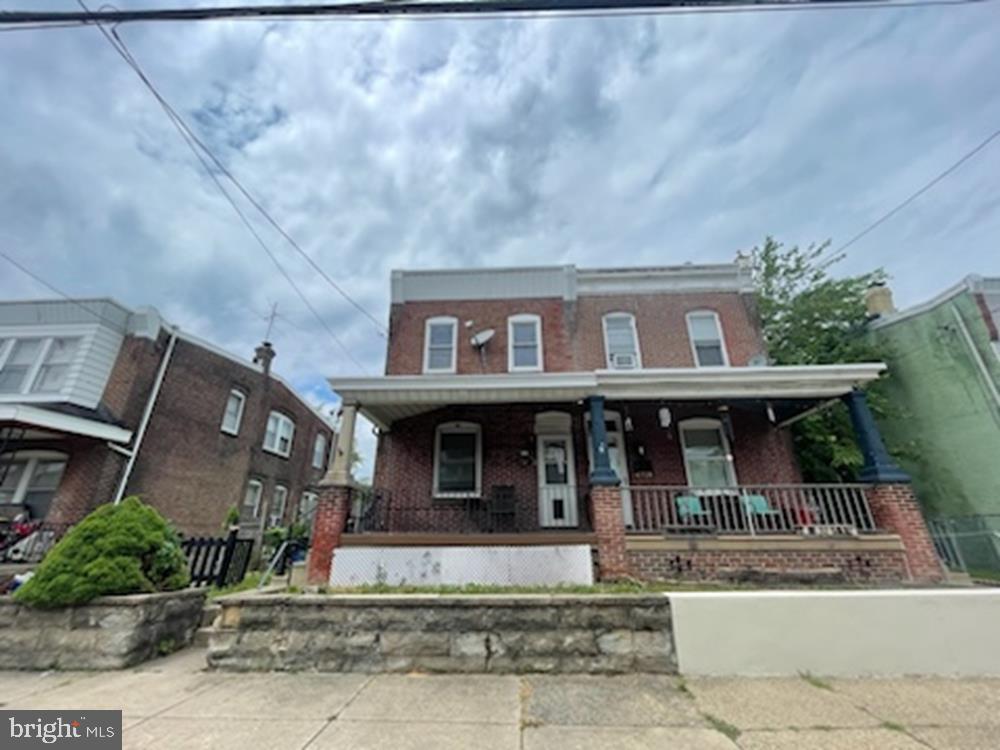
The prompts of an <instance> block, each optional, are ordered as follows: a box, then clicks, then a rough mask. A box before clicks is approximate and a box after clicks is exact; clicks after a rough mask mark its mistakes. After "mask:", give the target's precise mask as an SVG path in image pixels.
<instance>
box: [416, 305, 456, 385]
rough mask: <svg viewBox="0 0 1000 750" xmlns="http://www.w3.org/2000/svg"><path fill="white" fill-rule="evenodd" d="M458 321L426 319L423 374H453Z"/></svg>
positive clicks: (453, 319)
mask: <svg viewBox="0 0 1000 750" xmlns="http://www.w3.org/2000/svg"><path fill="white" fill-rule="evenodd" d="M457 340H458V320H456V319H455V318H428V319H427V324H426V327H425V329H424V372H443V373H450V372H455V354H456V353H455V349H456V344H457Z"/></svg>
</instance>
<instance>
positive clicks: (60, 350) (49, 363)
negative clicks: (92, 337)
mask: <svg viewBox="0 0 1000 750" xmlns="http://www.w3.org/2000/svg"><path fill="white" fill-rule="evenodd" d="M79 343H80V339H79V338H65V337H54V338H30V339H7V340H6V341H0V394H19V393H58V392H59V391H61V390H62V388H63V386H64V385H65V384H66V380H67V377H68V375H69V368H70V365H71V364H72V363H73V358H74V357H75V356H76V351H77V347H78V346H79Z"/></svg>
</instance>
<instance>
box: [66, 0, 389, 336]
mask: <svg viewBox="0 0 1000 750" xmlns="http://www.w3.org/2000/svg"><path fill="white" fill-rule="evenodd" d="M78 2H80V5H81V7H83V8H86V7H87V6H86V5H85V4H84V3H83V2H82V1H80V0H78ZM98 29H100V30H101V32H102V33H103V34H104V37H105V38H106V39H107V40H108V43H109V44H111V45H112V46H113V47H114V48H115V50H116V51H117V52H118V54H119V55H121V56H122V58H123V59H124V60H125V62H126V63H127V64H128V65H129V67H131V68H132V70H133V71H134V72H135V73H136V75H138V76H139V79H140V80H141V81H142V83H143V84H144V85H145V86H146V88H147V89H149V91H150V93H152V94H153V96H154V97H155V98H156V100H157V101H158V102H159V103H160V106H161V107H163V109H164V110H165V111H166V112H167V114H168V116H170V118H171V119H172V120H173V121H174V124H175V126H176V127H179V128H181V129H183V131H184V132H185V133H186V134H187V138H188V139H190V140H191V141H194V143H195V144H197V146H198V147H199V148H200V149H201V150H202V151H203V152H204V153H205V155H206V156H208V158H209V159H210V160H211V161H212V163H213V164H214V165H215V167H216V168H217V169H218V170H219V171H220V172H222V174H224V175H225V176H226V177H227V178H228V179H229V181H230V182H231V183H232V184H233V185H234V186H235V187H236V189H237V190H238V191H239V192H240V194H242V195H243V197H244V198H246V200H247V201H248V202H249V203H250V205H252V206H253V207H254V208H255V209H257V211H258V212H260V214H261V216H263V217H264V219H265V221H267V223H268V224H270V225H271V226H272V227H273V228H274V229H275V230H276V231H277V232H278V233H279V234H280V235H281V236H282V237H284V239H285V240H286V241H287V242H288V244H289V245H291V246H292V248H293V249H294V250H295V251H296V252H297V253H298V254H299V255H300V256H302V258H303V259H305V261H306V262H307V263H308V264H309V265H310V266H311V267H312V268H313V270H314V271H316V273H318V274H319V275H320V277H321V278H322V279H323V280H324V281H326V283H327V284H329V285H330V287H332V288H333V289H334V291H336V292H337V293H338V294H339V295H340V296H341V297H343V298H344V299H345V300H347V302H349V303H350V304H351V306H352V307H354V309H356V310H357V311H358V312H360V313H361V314H362V315H364V316H365V317H366V318H368V320H370V321H371V322H372V324H373V325H374V326H375V329H376V330H377V331H378V332H379V335H380V336H383V337H385V335H386V334H387V331H386V328H385V326H384V325H382V323H380V322H379V320H378V318H376V317H375V316H374V315H372V313H371V312H369V311H368V310H367V309H365V307H364V306H363V305H361V303H359V302H358V301H357V300H355V299H354V298H353V297H352V296H351V295H349V294H348V293H347V292H346V291H345V290H344V289H343V288H342V287H341V286H340V285H339V284H338V283H337V282H336V281H334V280H333V279H332V278H331V277H330V275H329V274H328V273H327V272H326V271H325V270H323V268H322V266H320V265H319V264H318V263H317V262H316V261H315V260H313V258H312V256H310V255H309V254H308V253H307V252H306V251H305V250H304V249H303V248H302V246H301V245H299V243H298V242H296V241H295V238H294V237H292V236H291V235H290V234H289V233H288V232H287V231H286V230H285V228H284V227H283V226H281V224H279V223H278V221H277V220H276V219H275V218H274V217H273V216H272V215H271V214H270V212H269V211H268V210H267V209H266V208H265V207H264V206H263V205H262V204H261V202H260V201H259V200H257V198H255V197H254V195H253V194H252V193H250V191H249V190H248V189H247V188H246V187H245V186H244V185H243V183H242V182H240V180H239V179H237V177H236V176H235V175H234V174H233V173H232V172H231V171H230V170H229V169H228V168H227V167H226V165H225V164H224V163H223V162H222V160H220V159H219V158H218V157H217V156H216V155H215V153H214V152H213V151H212V150H211V149H210V148H209V147H208V145H206V144H205V142H204V141H202V140H201V139H200V138H199V137H198V135H197V134H196V133H195V132H194V130H193V129H192V128H191V127H190V126H189V125H188V124H187V122H186V121H185V120H184V118H183V117H182V116H181V115H180V114H179V113H178V112H177V110H175V109H174V108H173V106H172V105H171V104H170V102H168V101H167V100H166V99H165V98H164V97H163V95H162V94H161V93H160V92H159V90H158V89H157V88H156V86H155V85H154V84H153V82H152V81H151V80H150V79H149V77H148V76H147V75H146V73H145V71H143V70H142V67H141V66H140V65H139V61H138V60H136V58H135V56H134V55H132V53H131V51H130V50H129V49H128V46H127V45H126V44H125V42H124V40H123V39H122V38H121V36H119V34H118V31H117V29H112V30H111V32H110V34H109V32H107V31H106V30H105V29H104V28H103V26H101V25H100V24H98ZM209 172H211V170H209Z"/></svg>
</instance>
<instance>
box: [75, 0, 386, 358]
mask: <svg viewBox="0 0 1000 750" xmlns="http://www.w3.org/2000/svg"><path fill="white" fill-rule="evenodd" d="M78 2H79V3H80V4H81V5H83V7H86V6H85V5H84V4H83V0H78ZM97 29H98V30H99V31H100V32H101V34H103V35H104V38H105V39H107V40H108V43H109V44H110V45H111V46H112V47H113V48H114V50H115V51H116V52H117V53H118V54H119V55H120V56H121V57H122V59H123V60H125V62H126V63H127V64H128V65H129V67H131V68H132V69H133V71H135V73H136V75H138V76H139V78H140V79H141V80H142V82H143V83H144V84H145V85H146V86H147V87H148V88H149V89H150V91H152V92H153V95H154V96H155V97H156V99H157V101H159V102H160V104H161V106H162V107H163V109H164V111H165V112H166V114H167V117H168V119H169V120H170V122H171V123H172V124H173V126H174V127H175V128H176V129H177V132H178V133H180V135H181V137H182V138H183V139H184V143H185V144H187V146H188V148H189V149H190V150H191V152H192V153H193V154H194V155H195V157H196V158H197V159H198V161H199V162H200V163H201V165H202V167H203V168H204V169H205V172H206V173H207V174H208V176H209V178H211V180H212V182H213V183H214V184H215V186H216V188H218V190H219V192H220V193H222V196H223V197H224V198H225V199H226V201H227V202H228V203H229V205H230V207H232V209H233V211H234V212H235V213H236V215H237V216H238V217H239V219H240V221H241V222H242V223H243V225H244V226H245V227H246V229H247V231H249V232H250V234H251V235H252V236H253V238H254V239H255V240H256V241H257V244H259V245H260V246H261V248H262V249H263V250H264V252H265V253H266V254H267V257H268V258H270V259H271V262H272V263H273V264H274V266H275V267H276V268H277V269H278V271H279V273H281V275H282V276H284V278H285V280H286V281H287V282H288V284H289V286H291V287H292V290H293V291H294V292H295V294H296V295H298V297H299V299H300V300H302V303H303V304H304V305H305V306H306V307H307V308H308V309H309V311H310V312H311V313H312V314H313V316H314V317H315V318H316V320H317V321H318V322H319V324H320V325H321V326H322V327H323V328H324V329H325V330H326V332H327V333H328V334H329V336H330V338H331V339H333V341H334V342H335V343H336V344H337V345H338V346H339V347H340V348H341V349H342V350H343V351H344V353H345V354H346V355H347V357H348V359H350V360H351V361H352V362H353V363H354V364H355V365H356V366H357V367H358V369H360V370H361V371H362V372H365V371H367V368H366V367H365V366H364V365H362V364H361V362H359V361H358V359H357V358H356V357H355V356H354V353H353V352H352V351H351V350H350V348H349V347H348V346H347V345H346V344H345V343H344V342H343V341H342V340H341V339H340V337H339V336H337V334H336V333H335V332H334V331H333V329H332V328H331V327H330V326H329V324H327V322H326V320H324V319H323V317H322V316H321V315H320V314H319V312H318V311H317V310H316V308H315V307H313V305H312V303H311V302H309V299H308V298H307V297H306V296H305V293H304V292H303V291H302V290H301V289H300V288H299V286H298V284H296V283H295V280H294V279H293V278H292V277H291V275H290V274H289V273H288V271H287V270H285V267H284V266H283V265H282V264H281V262H280V261H279V260H278V258H277V256H276V255H275V254H274V252H273V251H272V250H271V248H270V247H269V246H268V245H267V243H266V242H265V241H264V238H263V237H261V236H260V234H259V233H258V232H257V230H256V229H255V228H254V226H253V224H252V223H251V222H250V220H249V218H247V216H246V214H245V213H244V212H243V210H242V209H241V208H240V207H239V204H237V203H236V201H235V199H234V198H233V196H232V195H230V194H229V191H228V190H226V188H225V186H224V185H223V184H222V182H221V181H220V180H219V178H218V177H217V176H216V175H215V173H214V172H213V171H212V168H211V166H210V165H209V163H208V162H207V161H206V160H205V157H204V156H203V155H202V154H201V152H200V151H199V150H198V147H197V146H196V144H195V141H194V140H193V139H192V138H191V137H190V136H189V134H188V129H187V128H186V127H185V124H184V123H183V122H182V121H181V119H180V116H179V115H177V113H176V112H175V111H174V109H173V108H172V107H171V106H170V105H169V103H167V102H166V100H165V99H163V97H162V96H160V94H159V92H158V91H157V90H156V88H155V86H153V84H152V82H151V81H150V80H149V79H148V78H147V77H146V74H145V72H144V71H143V70H142V68H141V67H140V66H139V63H138V62H137V61H136V60H135V58H134V57H133V56H132V54H131V52H130V51H129V50H128V47H126V46H125V44H124V42H122V40H121V38H120V37H119V36H118V34H117V33H116V32H115V31H114V30H112V31H111V32H109V31H107V29H105V28H104V27H103V26H101V25H98V26H97ZM119 45H121V46H119Z"/></svg>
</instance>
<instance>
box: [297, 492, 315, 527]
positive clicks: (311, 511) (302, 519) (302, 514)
mask: <svg viewBox="0 0 1000 750" xmlns="http://www.w3.org/2000/svg"><path fill="white" fill-rule="evenodd" d="M317 500H319V495H317V494H316V493H315V492H309V491H308V490H307V491H305V492H303V493H302V499H301V500H300V501H299V523H305V524H311V523H312V520H313V516H314V515H316V502H317Z"/></svg>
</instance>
